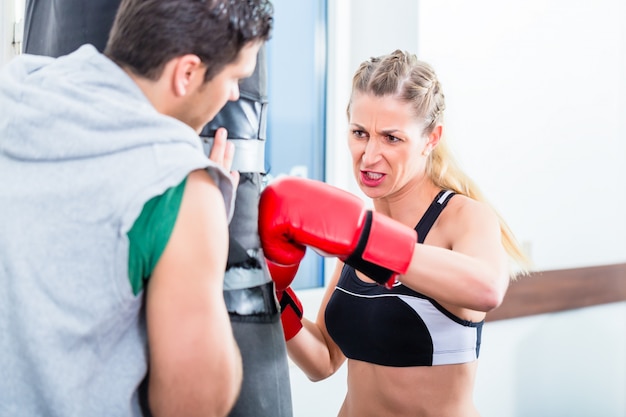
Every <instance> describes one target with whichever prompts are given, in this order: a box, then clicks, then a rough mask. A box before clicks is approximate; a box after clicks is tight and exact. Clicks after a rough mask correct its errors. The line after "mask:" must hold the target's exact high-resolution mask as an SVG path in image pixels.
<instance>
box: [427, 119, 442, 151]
mask: <svg viewBox="0 0 626 417" xmlns="http://www.w3.org/2000/svg"><path fill="white" fill-rule="evenodd" d="M442 131H443V126H442V125H440V124H438V125H437V126H435V128H434V129H433V131H432V132H430V134H429V135H428V142H426V146H425V147H424V150H423V151H422V155H424V156H428V155H430V153H431V152H432V151H433V149H435V147H436V146H437V144H438V143H439V140H440V139H441V132H442Z"/></svg>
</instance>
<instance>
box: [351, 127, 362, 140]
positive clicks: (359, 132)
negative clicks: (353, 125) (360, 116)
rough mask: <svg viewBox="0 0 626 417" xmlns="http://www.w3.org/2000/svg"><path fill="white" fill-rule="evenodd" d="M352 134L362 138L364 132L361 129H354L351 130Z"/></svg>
mask: <svg viewBox="0 0 626 417" xmlns="http://www.w3.org/2000/svg"><path fill="white" fill-rule="evenodd" d="M352 135H354V137H357V138H364V137H365V132H364V131H362V130H357V129H355V130H353V131H352Z"/></svg>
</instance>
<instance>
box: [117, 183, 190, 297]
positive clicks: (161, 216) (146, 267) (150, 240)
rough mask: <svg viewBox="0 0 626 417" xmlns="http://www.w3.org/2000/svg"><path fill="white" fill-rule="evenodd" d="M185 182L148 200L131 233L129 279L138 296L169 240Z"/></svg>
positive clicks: (129, 237) (129, 235) (129, 236)
mask: <svg viewBox="0 0 626 417" xmlns="http://www.w3.org/2000/svg"><path fill="white" fill-rule="evenodd" d="M186 182H187V178H185V179H184V180H183V181H182V182H181V183H180V184H178V185H177V186H175V187H172V188H169V189H167V190H166V191H165V192H164V193H163V194H161V195H158V196H156V197H153V198H152V199H151V200H149V201H148V202H147V203H146V204H145V205H144V206H143V209H142V211H141V214H140V215H139V217H138V218H137V220H136V221H135V223H134V224H133V227H132V228H131V229H130V231H129V232H128V239H129V241H130V249H129V256H128V277H129V279H130V285H131V287H132V289H133V294H135V295H137V294H139V293H140V292H141V290H142V289H143V288H144V286H145V284H146V283H147V282H148V279H149V278H150V276H151V275H152V271H153V270H154V267H155V266H156V264H157V262H158V261H159V258H160V257H161V255H162V254H163V251H164V250H165V246H166V245H167V242H168V241H169V239H170V235H171V234H172V230H173V229H174V224H175V223H176V218H177V217H178V211H179V210H180V203H181V201H182V198H183V193H184V191H185V184H186Z"/></svg>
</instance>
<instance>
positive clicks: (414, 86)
mask: <svg viewBox="0 0 626 417" xmlns="http://www.w3.org/2000/svg"><path fill="white" fill-rule="evenodd" d="M357 92H358V93H368V94H373V95H375V96H379V97H380V96H394V97H398V98H399V99H400V100H402V101H404V102H407V103H411V104H412V106H413V109H414V111H415V115H416V117H419V118H421V119H423V120H425V121H426V128H425V129H424V134H425V135H429V134H430V133H431V132H432V131H433V129H434V128H435V127H436V126H437V125H439V124H443V112H444V110H445V97H444V94H443V90H442V88H441V84H440V83H439V80H438V79H437V75H436V74H435V71H434V70H433V68H432V67H431V66H430V65H428V64H427V63H425V62H423V61H420V60H418V59H417V57H416V56H415V55H414V54H410V53H407V52H405V51H401V50H396V51H394V52H392V53H391V54H389V55H383V56H379V57H373V58H370V59H369V60H367V61H364V62H363V63H361V65H360V66H359V68H358V69H357V71H356V73H355V74H354V77H353V79H352V95H354V94H355V93H357ZM351 102H352V99H350V102H349V103H348V108H347V113H348V117H349V116H350V107H351ZM426 172H427V175H428V176H429V178H430V179H431V180H432V181H433V182H434V183H435V185H437V186H438V187H439V188H441V189H447V190H453V191H454V192H456V193H458V194H463V195H465V196H467V197H469V198H472V199H474V200H477V201H481V202H484V203H486V204H489V205H490V203H489V202H488V201H487V200H486V198H485V197H484V196H483V194H482V193H481V191H480V190H479V188H478V186H477V185H476V184H475V183H474V182H473V181H472V179H471V178H469V177H468V176H467V175H466V174H465V173H464V172H463V171H462V170H461V169H460V167H459V165H458V164H457V163H456V161H455V159H454V157H453V155H452V152H451V151H450V148H449V147H448V144H447V141H446V140H445V137H442V138H441V139H440V140H439V143H438V145H437V146H436V147H435V148H434V149H433V150H432V152H431V153H430V155H429V158H428V161H427V165H426ZM494 211H495V210H494ZM496 213H497V211H496ZM497 215H498V218H499V220H500V230H501V234H502V244H503V246H504V249H505V250H506V252H507V254H508V255H509V257H510V258H511V260H513V261H514V263H515V264H516V265H515V269H514V270H513V271H512V276H513V277H515V276H517V275H523V274H527V273H528V268H529V265H530V261H529V259H528V257H527V256H526V254H525V253H524V251H523V249H522V248H521V246H520V244H519V243H518V242H517V240H516V238H515V236H514V235H513V232H512V231H511V229H510V228H509V226H508V225H507V224H506V222H505V221H504V219H503V218H502V216H501V215H500V214H499V213H497Z"/></svg>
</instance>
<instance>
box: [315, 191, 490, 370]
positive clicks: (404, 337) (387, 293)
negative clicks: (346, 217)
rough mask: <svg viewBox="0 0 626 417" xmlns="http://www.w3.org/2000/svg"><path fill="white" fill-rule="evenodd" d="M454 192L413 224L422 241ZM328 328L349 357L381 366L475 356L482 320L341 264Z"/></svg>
mask: <svg viewBox="0 0 626 417" xmlns="http://www.w3.org/2000/svg"><path fill="white" fill-rule="evenodd" d="M453 195H454V192H452V191H449V190H444V191H442V192H440V193H439V194H438V195H437V197H436V198H435V199H434V200H433V202H432V203H431V205H430V207H429V208H428V210H427V211H426V213H424V216H423V217H422V218H421V219H420V221H419V222H418V224H417V226H416V227H415V230H416V231H417V236H418V242H419V243H423V242H424V239H425V237H426V235H427V234H428V231H429V230H430V229H431V227H432V226H433V224H434V223H435V220H437V217H439V214H440V213H441V211H442V210H443V209H444V208H445V206H446V204H447V203H448V201H449V200H450V198H452V196H453ZM324 314H325V321H326V328H327V329H328V333H329V334H330V336H331V337H332V339H333V340H334V341H335V343H337V345H338V346H339V348H340V349H341V350H342V352H343V354H344V355H345V356H346V357H347V358H349V359H356V360H360V361H364V362H369V363H374V364H378V365H385V366H432V365H448V364H456V363H466V362H471V361H474V360H476V359H477V358H478V353H479V349H480V339H481V330H482V326H483V322H482V321H481V322H479V323H475V322H470V321H467V320H462V319H460V318H458V317H456V316H455V315H453V314H452V313H450V312H449V311H447V310H446V309H445V308H443V307H442V306H441V305H440V304H439V303H437V302H436V301H435V300H433V299H432V298H429V297H426V296H425V295H423V294H420V293H418V292H416V291H413V290H411V289H410V288H408V287H405V286H404V285H401V284H398V285H395V286H394V287H393V288H391V289H387V288H385V287H384V286H382V285H378V284H375V283H368V282H364V281H362V280H360V279H359V278H358V277H357V276H356V273H355V271H354V268H352V267H350V266H348V265H344V267H343V270H342V271H341V276H340V278H339V282H338V283H337V286H336V287H335V291H334V292H333V294H332V296H331V298H330V300H329V301H328V305H327V306H326V311H325V312H324Z"/></svg>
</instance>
